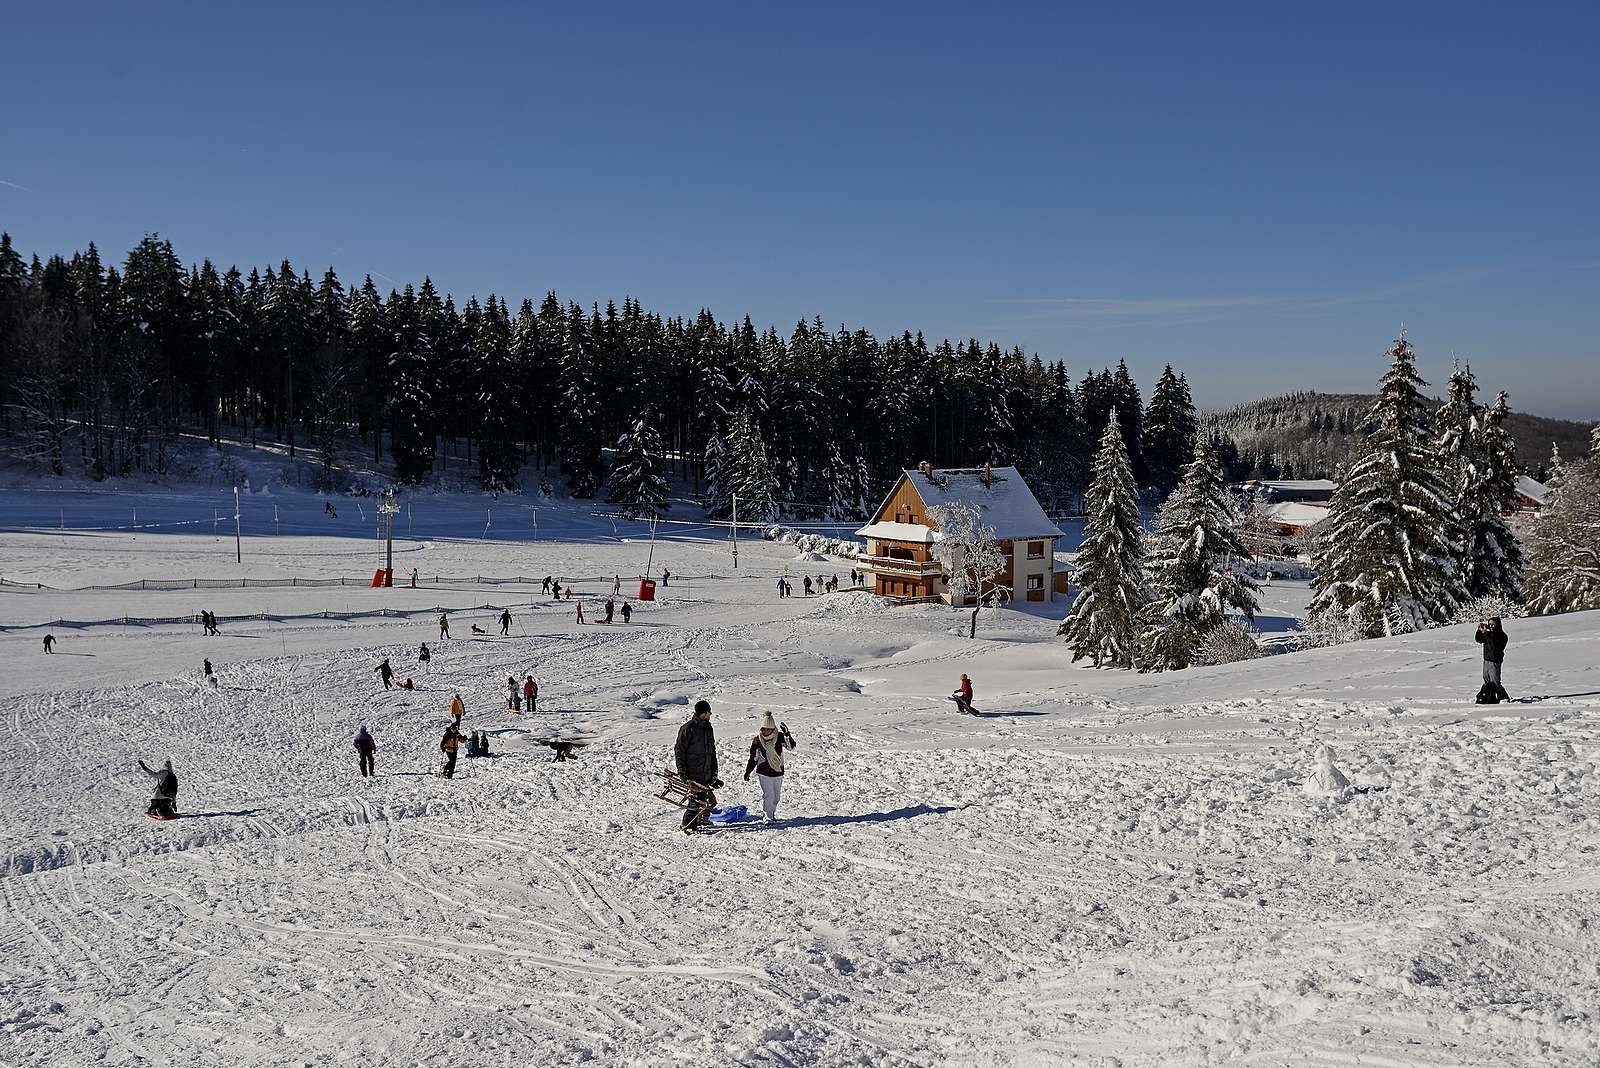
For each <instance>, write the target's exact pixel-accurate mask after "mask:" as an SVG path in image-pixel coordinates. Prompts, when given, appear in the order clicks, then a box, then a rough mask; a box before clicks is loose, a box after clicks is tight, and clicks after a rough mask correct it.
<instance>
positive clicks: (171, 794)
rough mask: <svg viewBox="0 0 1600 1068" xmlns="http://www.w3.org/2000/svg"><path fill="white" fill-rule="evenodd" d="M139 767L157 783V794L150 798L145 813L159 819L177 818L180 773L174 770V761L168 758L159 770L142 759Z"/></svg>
mask: <svg viewBox="0 0 1600 1068" xmlns="http://www.w3.org/2000/svg"><path fill="white" fill-rule="evenodd" d="M139 769H140V770H141V771H143V772H144V773H145V774H146V775H148V776H150V778H151V780H153V781H154V783H155V796H154V797H152V798H150V806H149V807H148V808H146V809H145V810H144V814H145V815H146V816H152V817H154V818H156V819H158V820H170V819H175V818H176V817H177V815H178V774H177V772H175V771H173V770H172V761H171V760H168V761H167V762H166V763H165V764H163V765H161V770H159V771H157V770H156V769H154V768H152V767H150V765H148V764H146V763H145V762H144V761H142V760H141V761H139Z"/></svg>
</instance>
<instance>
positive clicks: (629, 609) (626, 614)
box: [622, 601, 633, 623]
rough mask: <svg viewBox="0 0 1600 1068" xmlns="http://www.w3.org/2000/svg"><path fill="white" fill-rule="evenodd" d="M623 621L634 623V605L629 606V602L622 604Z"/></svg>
mask: <svg viewBox="0 0 1600 1068" xmlns="http://www.w3.org/2000/svg"><path fill="white" fill-rule="evenodd" d="M622 621H623V622H624V623H632V622H633V605H631V604H629V603H628V602H627V601H623V602H622Z"/></svg>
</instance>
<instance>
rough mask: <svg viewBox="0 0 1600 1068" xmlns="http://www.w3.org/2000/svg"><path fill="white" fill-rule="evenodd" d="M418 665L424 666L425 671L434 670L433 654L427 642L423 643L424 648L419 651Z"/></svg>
mask: <svg viewBox="0 0 1600 1068" xmlns="http://www.w3.org/2000/svg"><path fill="white" fill-rule="evenodd" d="M417 663H419V664H421V665H422V670H423V671H432V670H433V654H432V653H430V652H428V643H427V642H423V643H422V648H421V649H419V650H417Z"/></svg>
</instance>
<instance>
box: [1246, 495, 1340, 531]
mask: <svg viewBox="0 0 1600 1068" xmlns="http://www.w3.org/2000/svg"><path fill="white" fill-rule="evenodd" d="M1256 514H1257V515H1259V516H1261V517H1262V518H1263V519H1266V520H1268V521H1269V522H1273V523H1283V524H1284V525H1286V526H1294V527H1314V526H1316V525H1317V524H1318V523H1320V522H1322V521H1323V520H1324V519H1326V518H1328V508H1327V506H1326V505H1321V504H1301V503H1300V502H1298V501H1279V502H1278V503H1277V504H1269V505H1267V506H1266V507H1265V508H1263V509H1261V510H1260V511H1259V512H1257V513H1256Z"/></svg>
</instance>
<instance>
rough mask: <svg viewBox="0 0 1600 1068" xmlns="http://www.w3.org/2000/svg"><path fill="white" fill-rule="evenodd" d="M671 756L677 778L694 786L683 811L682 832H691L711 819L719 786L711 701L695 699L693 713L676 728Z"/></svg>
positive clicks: (720, 782) (720, 781)
mask: <svg viewBox="0 0 1600 1068" xmlns="http://www.w3.org/2000/svg"><path fill="white" fill-rule="evenodd" d="M672 755H673V760H674V763H675V764H676V765H677V770H678V777H679V778H682V779H685V780H687V781H688V782H690V783H692V784H693V785H694V786H695V787H696V790H695V795H694V801H693V803H692V804H691V806H690V807H689V808H686V809H685V810H684V813H683V830H684V833H685V834H694V833H695V832H697V831H699V830H700V829H701V828H703V827H705V826H707V825H708V824H710V822H711V810H712V809H713V808H715V807H716V804H717V795H716V791H717V790H720V789H721V788H722V780H721V779H719V778H717V737H716V732H715V731H713V730H712V729H711V702H709V701H696V702H695V703H694V714H693V715H692V716H690V717H689V720H688V722H686V723H685V724H684V725H683V726H681V727H679V728H678V740H677V742H676V743H675V744H674V745H673V748H672Z"/></svg>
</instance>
